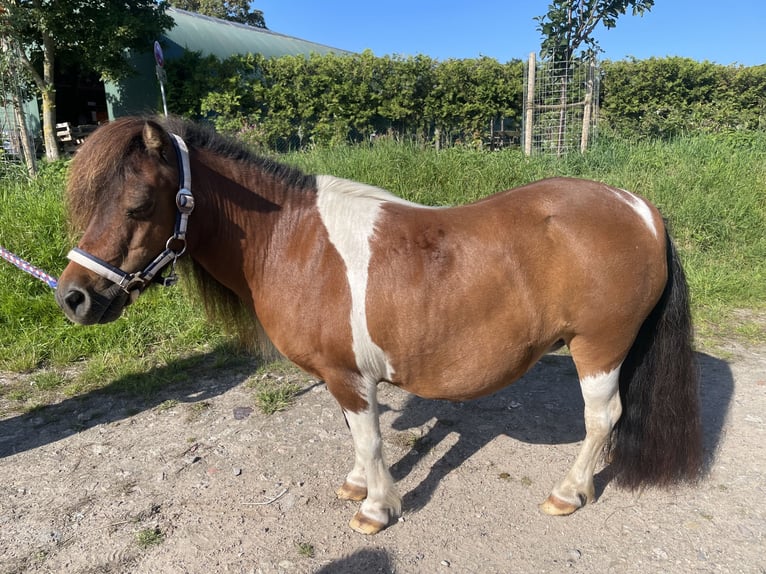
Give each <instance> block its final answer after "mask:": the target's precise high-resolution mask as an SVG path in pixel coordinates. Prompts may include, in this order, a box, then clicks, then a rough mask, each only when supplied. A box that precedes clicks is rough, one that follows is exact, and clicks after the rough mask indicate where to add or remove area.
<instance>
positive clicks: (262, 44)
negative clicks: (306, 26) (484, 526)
mask: <svg viewBox="0 0 766 574" xmlns="http://www.w3.org/2000/svg"><path fill="white" fill-rule="evenodd" d="M167 13H168V14H169V15H170V16H172V17H173V20H175V23H176V25H175V26H174V27H173V28H172V29H170V30H166V31H165V32H164V33H163V35H162V37H161V38H158V39H159V40H160V43H161V45H162V51H163V53H164V56H165V60H173V59H175V58H179V57H180V56H181V55H182V54H183V51H184V50H190V51H193V52H202V54H203V55H209V54H212V55H214V56H216V57H217V58H220V59H222V60H223V59H226V58H228V57H229V56H233V55H234V54H262V55H263V56H265V57H267V58H275V57H279V56H288V55H292V56H297V55H305V56H309V55H310V54H312V53H316V54H320V55H324V54H327V53H334V54H350V53H351V52H348V51H346V50H339V49H337V48H331V47H330V46H325V45H322V44H317V43H315V42H309V41H307V40H301V39H299V38H293V37H291V36H285V35H284V34H277V33H276V32H272V31H270V30H265V29H263V28H254V27H252V26H245V25H244V24H236V23H234V22H228V21H226V20H220V19H218V18H211V17H209V16H202V15H201V14H195V13H193V12H187V11H185V10H178V9H177V8H168V10H167ZM131 61H132V63H133V65H134V67H135V69H136V74H135V75H133V76H131V77H128V78H123V79H122V80H119V81H117V82H106V83H105V84H104V87H105V89H106V101H107V108H108V111H109V118H110V119H114V118H116V117H119V116H125V115H132V114H142V113H154V112H158V111H160V109H161V108H160V100H159V86H158V83H157V77H156V75H155V62H154V55H153V53H152V47H151V46H147V51H146V52H144V53H141V54H133V56H132V57H131ZM173 96H174V93H173V86H168V101H170V100H171V99H172V98H173Z"/></svg>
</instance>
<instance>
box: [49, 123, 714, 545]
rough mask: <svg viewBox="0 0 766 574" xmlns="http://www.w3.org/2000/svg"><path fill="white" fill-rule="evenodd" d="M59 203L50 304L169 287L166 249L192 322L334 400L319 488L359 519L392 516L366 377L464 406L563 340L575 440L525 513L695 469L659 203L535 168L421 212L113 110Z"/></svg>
mask: <svg viewBox="0 0 766 574" xmlns="http://www.w3.org/2000/svg"><path fill="white" fill-rule="evenodd" d="M67 202H68V209H69V213H70V218H71V222H72V223H73V224H74V225H75V226H76V227H77V228H79V229H80V230H81V231H82V236H81V239H80V241H79V244H78V246H77V247H75V248H74V249H73V250H72V251H71V252H70V253H69V258H70V259H71V261H70V262H69V264H68V265H67V266H66V268H65V269H64V271H63V273H62V275H61V277H60V279H59V282H58V287H57V290H56V294H55V297H56V301H57V303H58V304H59V305H60V307H61V308H62V309H63V312H64V313H65V314H66V316H67V317H68V318H69V319H70V320H71V321H73V322H74V323H79V324H82V325H91V324H96V323H106V322H109V321H114V320H115V319H117V318H118V317H120V315H121V314H122V312H123V311H124V309H125V308H126V307H128V306H129V305H130V304H132V303H133V302H134V301H135V300H136V298H137V297H138V296H139V295H140V294H141V293H142V292H143V291H144V290H146V289H147V288H149V287H150V285H151V284H152V283H155V282H160V283H164V284H169V283H172V282H173V281H174V278H175V273H174V272H173V270H171V271H170V275H169V276H168V277H166V278H162V277H161V275H162V270H163V269H165V268H172V269H174V267H175V262H176V260H177V259H179V258H182V257H183V260H185V261H187V262H188V263H190V265H191V268H192V275H193V277H194V278H195V284H196V285H197V287H198V288H199V290H200V293H201V297H202V298H203V300H204V301H205V304H206V307H207V309H208V312H209V313H210V314H211V316H214V317H219V318H221V317H222V318H224V320H225V321H227V322H229V323H230V324H232V325H237V326H238V327H239V328H240V333H242V335H243V336H244V337H246V338H251V339H252V338H254V337H256V336H260V337H261V339H262V340H266V339H268V341H269V342H270V343H271V344H273V346H274V347H275V348H276V350H278V351H279V353H281V354H282V355H284V356H285V357H286V358H288V359H289V360H291V361H292V362H294V363H295V364H297V365H298V366H299V367H300V368H302V369H303V370H305V371H306V372H308V373H310V374H311V375H313V376H315V377H317V378H318V379H320V380H322V381H324V382H325V384H326V386H327V389H328V390H329V391H330V393H331V394H332V395H333V397H334V398H335V399H336V400H337V402H338V404H339V405H340V408H341V409H342V411H343V414H344V416H345V419H346V422H347V424H348V427H349V429H350V432H351V436H352V439H353V446H354V463H353V467H352V469H351V471H350V472H349V473H348V474H347V476H346V477H345V480H344V482H343V484H342V485H341V486H340V488H339V489H338V490H337V496H338V497H339V498H341V499H345V500H351V501H358V502H361V505H360V506H359V507H358V510H357V511H356V512H355V514H354V515H353V517H352V519H351V521H350V526H351V528H353V529H354V530H356V531H359V532H362V533H365V534H374V533H376V532H379V531H380V530H382V529H383V528H386V527H387V526H388V525H390V524H391V523H392V521H394V520H395V519H396V517H397V516H399V515H400V513H401V496H400V495H399V494H398V493H397V490H396V487H395V485H394V483H393V479H392V477H391V474H390V472H389V470H388V467H387V465H386V463H385V461H384V458H383V452H382V441H381V431H380V424H379V420H378V402H377V398H376V391H377V387H378V385H379V383H381V382H386V383H389V384H393V385H396V386H398V387H400V388H402V389H404V390H406V391H409V392H410V393H414V394H416V395H418V396H420V397H424V398H438V399H448V400H452V401H465V400H469V399H473V398H476V397H481V396H485V395H488V394H490V393H493V392H495V391H497V390H498V389H501V388H503V387H504V386H506V385H509V384H510V383H512V382H513V381H515V380H516V379H518V378H519V377H520V376H521V375H523V374H524V373H525V372H526V371H527V370H528V369H529V368H530V367H531V366H532V365H533V364H534V363H535V362H536V361H537V360H538V359H539V358H540V357H541V356H543V355H544V354H545V353H547V352H549V351H551V350H552V349H555V348H558V347H561V346H563V345H566V346H567V347H568V348H569V351H570V353H571V357H572V359H573V361H574V364H575V367H576V371H577V375H578V378H579V384H580V387H581V392H582V397H583V402H584V420H585V429H586V435H585V438H584V440H583V443H582V446H581V449H580V451H579V454H578V455H577V457H576V459H575V461H574V463H573V464H572V467H571V469H570V470H569V472H568V473H567V474H566V475H565V476H563V477H561V478H560V479H559V480H558V482H557V483H556V484H555V485H554V486H553V487H552V489H551V491H550V494H549V495H548V497H547V498H546V499H545V500H544V501H543V502H542V503H541V505H540V508H541V510H542V511H543V512H544V513H546V514H549V515H567V514H571V513H572V512H574V511H576V510H577V509H579V508H580V507H582V506H583V505H584V504H586V503H588V502H592V501H593V500H594V498H595V487H594V472H595V468H596V465H597V464H598V462H599V461H600V459H601V457H602V456H603V457H604V459H605V460H606V461H607V462H608V464H609V467H608V468H609V472H610V474H611V475H612V476H613V478H614V480H615V481H616V484H619V485H622V486H624V487H626V488H628V489H637V488H643V487H645V486H652V485H656V486H660V487H667V486H670V485H673V484H676V483H679V482H694V481H696V480H698V478H699V476H700V474H701V467H702V439H701V423H700V406H699V384H698V375H697V372H696V366H695V362H694V354H693V349H692V324H691V319H690V312H689V294H688V287H687V283H686V279H685V276H684V271H683V268H682V266H681V263H680V260H679V256H678V254H677V252H676V249H675V247H674V244H673V242H672V241H671V238H670V236H669V234H668V231H667V229H666V225H665V223H664V220H663V218H662V216H661V215H660V213H659V211H658V210H657V208H656V207H654V206H653V205H651V204H650V203H649V202H647V201H646V200H644V199H642V198H640V197H639V196H637V195H634V194H632V193H630V192H628V191H625V190H622V189H617V188H615V187H610V186H608V185H605V184H603V183H599V182H594V181H587V180H581V179H572V178H551V179H545V180H542V181H538V182H535V183H530V184H528V185H524V186H522V187H519V188H516V189H512V190H508V191H503V192H500V193H497V194H495V195H492V196H489V197H486V198H484V199H481V200H479V201H477V202H475V203H470V204H466V205H460V206H455V207H440V208H434V207H426V206H423V205H418V204H415V203H412V202H409V201H405V200H403V199H401V198H399V197H397V196H395V195H393V194H391V193H388V192H386V191H384V190H382V189H380V188H377V187H374V186H371V185H366V184H363V183H358V182H354V181H349V180H346V179H340V178H337V177H332V176H329V175H310V174H306V173H304V172H303V171H301V170H298V169H296V168H293V167H290V166H287V165H284V164H282V163H280V162H278V161H275V160H272V159H269V158H265V157H260V156H258V155H256V154H254V153H252V152H250V151H249V150H248V149H246V148H245V147H244V146H243V145H241V144H239V143H237V142H236V141H234V140H232V139H227V138H225V137H223V136H220V135H218V134H216V133H215V132H214V130H212V129H211V128H209V127H206V126H204V125H199V124H195V123H192V122H188V121H184V120H181V119H179V118H172V117H171V118H156V117H129V118H122V119H119V120H116V121H114V122H112V123H110V124H107V125H105V126H103V127H101V128H99V129H98V130H97V131H96V132H95V133H94V134H93V135H92V136H91V137H90V138H88V140H87V141H86V142H85V143H84V144H83V146H82V147H81V149H80V150H79V151H78V153H77V155H76V157H75V159H74V160H73V162H72V165H71V170H70V174H69V179H68V184H67ZM259 334H260V335H259ZM264 338H266V339H264ZM552 392H555V391H552ZM509 416H512V415H511V414H509Z"/></svg>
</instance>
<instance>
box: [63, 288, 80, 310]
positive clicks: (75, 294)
mask: <svg viewBox="0 0 766 574" xmlns="http://www.w3.org/2000/svg"><path fill="white" fill-rule="evenodd" d="M64 301H65V302H66V304H67V305H68V306H69V308H70V309H72V311H75V310H76V309H77V307H79V306H80V305H81V304H82V303H83V302H84V301H85V293H83V292H82V291H80V290H79V289H72V290H71V291H69V293H67V294H66V297H64Z"/></svg>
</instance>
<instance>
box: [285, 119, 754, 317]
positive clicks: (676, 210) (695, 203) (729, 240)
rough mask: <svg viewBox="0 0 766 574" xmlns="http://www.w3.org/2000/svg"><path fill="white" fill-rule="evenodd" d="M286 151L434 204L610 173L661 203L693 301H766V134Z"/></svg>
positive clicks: (615, 181)
mask: <svg viewBox="0 0 766 574" xmlns="http://www.w3.org/2000/svg"><path fill="white" fill-rule="evenodd" d="M288 159H289V161H291V162H293V163H295V164H296V165H298V166H300V167H303V168H304V169H306V170H308V171H312V172H317V173H332V174H334V175H339V176H341V177H349V178H352V179H356V180H360V181H364V182H367V183H371V184H373V185H378V186H380V187H383V188H386V189H388V190H390V191H393V192H394V193H396V194H398V195H402V196H404V197H406V198H408V199H411V200H413V201H418V202H421V203H426V204H431V205H450V204H458V203H463V202H466V201H471V200H474V199H477V198H480V197H483V196H486V195H488V194H490V193H493V192H496V191H499V190H502V189H506V188H510V187H514V186H517V185H521V184H524V183H528V182H530V181H534V180H536V179H540V178H543V177H549V176H559V175H561V176H572V177H583V178H588V179H596V180H599V181H604V182H606V183H609V184H611V185H615V186H618V187H622V188H625V189H629V190H631V191H633V192H635V193H638V194H639V195H642V196H644V197H646V198H647V199H649V200H650V201H652V202H653V203H655V204H656V205H657V206H658V207H659V208H660V210H661V211H662V213H663V214H664V216H665V217H666V219H667V220H668V222H669V225H670V228H671V233H672V235H673V236H674V238H675V240H676V242H677V243H678V245H679V249H680V251H681V254H682V256H683V258H684V261H685V265H686V270H687V274H688V276H689V281H690V285H691V291H692V294H693V298H694V305H695V309H697V310H699V309H702V308H717V309H720V308H732V307H754V306H758V307H760V306H763V305H764V303H765V302H766V233H764V229H766V133H753V132H747V133H740V134H725V135H705V136H695V137H687V138H682V139H678V140H675V141H672V142H660V141H654V142H652V141H643V142H625V141H619V140H613V139H602V140H601V141H600V142H599V144H598V145H596V146H595V147H594V148H593V149H592V150H590V151H589V152H587V153H586V154H582V155H581V154H571V155H568V156H566V157H563V158H554V157H549V156H537V157H532V158H526V157H525V156H523V154H522V153H521V152H520V151H519V150H507V151H503V152H495V153H481V152H475V151H471V150H466V149H460V148H453V149H448V150H444V151H442V152H441V153H435V152H434V151H432V150H427V149H422V148H420V147H417V146H410V145H396V144H386V143H384V144H383V145H376V146H375V148H374V149H372V150H368V149H364V148H353V147H349V148H335V149H330V150H320V151H314V152H310V153H304V154H294V155H291V156H289V158H288Z"/></svg>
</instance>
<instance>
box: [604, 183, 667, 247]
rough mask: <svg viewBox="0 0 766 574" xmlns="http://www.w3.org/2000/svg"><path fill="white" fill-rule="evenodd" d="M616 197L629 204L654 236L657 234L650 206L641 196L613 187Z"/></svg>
mask: <svg viewBox="0 0 766 574" xmlns="http://www.w3.org/2000/svg"><path fill="white" fill-rule="evenodd" d="M613 191H614V192H615V194H616V195H617V197H619V198H620V199H622V200H623V201H624V202H625V203H627V204H628V205H630V206H631V207H632V208H633V210H634V211H635V212H636V213H637V214H638V216H639V217H640V218H641V219H643V220H644V223H646V226H647V227H648V228H649V229H650V230H651V231H652V233H653V234H654V236H655V237H657V236H658V234H659V230H658V229H657V226H656V225H655V224H654V214H653V213H652V210H651V208H650V207H649V204H648V203H646V200H644V199H643V198H641V197H639V196H637V195H636V194H634V193H631V192H629V191H628V190H626V189H613Z"/></svg>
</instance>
